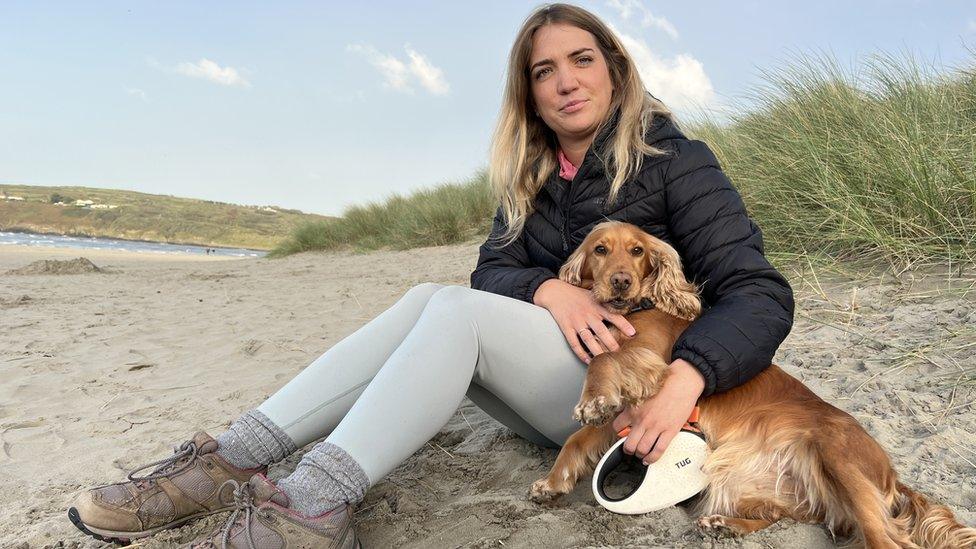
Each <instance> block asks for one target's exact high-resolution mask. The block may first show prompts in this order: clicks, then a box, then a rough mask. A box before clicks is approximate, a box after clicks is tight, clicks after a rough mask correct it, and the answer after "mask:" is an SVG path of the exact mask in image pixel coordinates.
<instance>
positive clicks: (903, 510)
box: [891, 482, 976, 549]
mask: <svg viewBox="0 0 976 549" xmlns="http://www.w3.org/2000/svg"><path fill="white" fill-rule="evenodd" d="M896 489H897V495H896V497H895V501H894V505H892V507H891V513H892V515H894V520H895V521H896V522H898V523H900V524H901V525H904V528H905V529H906V530H908V532H910V533H911V539H912V542H914V543H916V544H918V545H919V546H921V547H933V548H943V547H945V548H947V549H948V548H957V547H976V528H967V527H965V526H963V525H962V524H959V522H958V521H957V520H956V517H955V516H954V515H953V514H952V511H951V510H950V509H949V508H948V507H946V506H945V505H936V504H932V503H930V502H929V501H928V500H927V499H925V497H924V496H922V495H921V494H919V493H918V492H916V491H914V490H912V489H911V488H909V487H908V486H905V485H904V484H902V483H901V482H898V483H897V488H896Z"/></svg>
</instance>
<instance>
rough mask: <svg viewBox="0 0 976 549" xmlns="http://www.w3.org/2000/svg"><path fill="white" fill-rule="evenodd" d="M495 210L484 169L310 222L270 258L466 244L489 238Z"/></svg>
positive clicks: (293, 234)
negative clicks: (456, 180)
mask: <svg viewBox="0 0 976 549" xmlns="http://www.w3.org/2000/svg"><path fill="white" fill-rule="evenodd" d="M496 208H497V204H495V201H494V199H493V198H492V196H491V191H490V189H489V187H488V178H487V173H486V172H485V171H484V170H480V171H478V172H477V173H476V174H475V175H474V176H473V177H471V178H470V179H468V180H467V181H463V182H460V183H449V184H445V185H440V186H437V187H431V188H426V189H421V190H419V191H416V192H414V193H412V194H410V195H409V196H402V195H399V194H394V195H393V196H391V197H390V198H388V199H387V200H386V201H385V202H382V203H376V202H370V203H368V204H366V205H365V206H353V207H350V208H348V209H347V210H346V211H345V212H343V214H342V217H339V218H337V219H330V220H326V221H321V222H315V223H306V224H305V225H303V226H301V227H299V228H298V229H296V230H295V231H294V232H293V233H292V235H291V237H290V238H288V239H287V240H285V241H284V242H282V243H281V244H279V245H278V246H277V247H276V248H275V249H273V250H272V251H271V252H270V253H269V254H268V256H269V257H280V256H284V255H289V254H293V253H296V252H304V251H309V250H338V249H350V248H351V249H353V250H357V251H369V250H377V249H381V248H392V249H396V250H404V249H408V248H418V247H422V246H439V245H443V244H452V243H455V242H463V241H466V240H469V239H471V238H474V237H478V236H482V235H484V236H487V234H488V231H490V230H491V218H492V216H493V215H494V213H495V209H496Z"/></svg>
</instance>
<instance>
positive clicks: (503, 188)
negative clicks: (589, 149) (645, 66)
mask: <svg viewBox="0 0 976 549" xmlns="http://www.w3.org/2000/svg"><path fill="white" fill-rule="evenodd" d="M555 23H563V24H568V25H572V26H574V27H578V28H580V29H583V30H585V31H588V32H590V33H591V34H592V35H593V36H594V38H595V39H596V43H597V45H598V46H599V48H600V51H601V52H602V53H603V56H604V58H605V59H606V60H607V66H608V68H609V71H610V79H611V82H612V84H613V88H614V91H613V95H612V97H611V101H610V109H609V111H608V113H607V117H606V118H605V119H604V120H603V121H602V122H601V123H600V124H599V126H598V127H597V130H596V133H595V134H594V135H600V132H601V131H602V130H603V129H604V128H605V127H606V125H607V123H608V122H610V120H611V119H612V118H613V117H614V114H615V113H616V112H617V111H618V109H619V116H617V124H616V128H615V129H613V130H612V133H613V135H611V136H610V137H609V139H607V140H606V144H605V146H604V147H601V149H602V150H595V151H594V152H595V153H596V155H597V158H599V159H600V161H601V162H602V163H603V167H604V171H605V173H607V174H608V175H612V177H613V181H612V182H611V184H610V192H609V195H608V198H607V201H606V204H612V203H613V201H614V200H615V199H616V198H617V193H618V192H619V190H620V187H621V186H623V184H624V182H625V181H627V180H628V179H629V178H630V177H632V176H633V175H634V174H636V173H637V172H638V170H640V166H641V161H642V159H643V157H644V156H645V155H660V154H664V153H665V151H662V150H661V149H657V148H655V147H652V146H650V145H648V144H646V143H645V142H644V135H645V133H646V132H647V130H648V128H649V127H650V125H651V124H652V123H653V119H654V117H655V116H665V117H668V118H671V111H669V110H668V108H667V107H665V106H664V103H661V102H660V101H659V100H657V99H656V98H654V97H653V96H651V95H650V94H649V93H647V91H646V90H645V89H644V84H643V83H642V82H641V79H640V75H639V74H638V73H637V66H636V65H635V64H634V61H633V59H631V57H630V55H629V54H628V53H627V51H626V50H625V49H624V46H623V44H622V43H621V42H620V40H619V39H618V38H617V37H616V36H615V35H614V34H613V32H612V31H611V30H610V28H609V27H607V26H606V24H604V23H603V21H601V20H600V19H599V18H597V17H596V16H595V15H593V14H592V13H590V12H588V11H586V10H584V9H583V8H580V7H577V6H572V5H569V4H547V5H544V6H542V7H540V8H539V9H537V10H536V11H535V12H533V13H532V14H531V15H529V16H528V18H526V20H525V22H523V23H522V28H521V29H520V30H519V32H518V35H517V36H516V38H515V43H514V44H513V45H512V50H511V52H510V53H509V56H508V78H507V80H506V83H505V92H504V96H503V98H502V107H501V112H500V113H499V117H498V123H497V125H496V127H495V132H494V135H493V136H492V143H491V152H490V157H489V166H488V180H489V183H490V185H491V189H492V192H493V193H494V195H495V197H496V198H497V199H498V200H499V202H500V203H501V209H502V212H503V213H504V217H505V224H506V229H505V231H504V232H503V233H502V234H501V235H499V240H501V241H502V243H501V244H500V246H506V245H508V244H510V243H511V242H512V241H513V240H515V239H516V238H518V235H519V234H520V233H521V232H522V228H523V227H524V226H525V220H526V219H527V218H528V217H529V215H531V214H532V212H533V205H532V202H533V200H534V199H535V195H536V193H537V192H539V189H541V188H542V186H543V185H544V184H545V182H546V180H547V179H548V178H549V177H550V176H551V174H552V172H553V170H555V168H556V164H557V162H556V146H557V145H558V142H557V140H556V136H555V134H554V133H553V131H552V130H551V129H549V126H547V125H546V123H545V122H544V121H543V120H542V119H541V118H539V117H532V116H529V112H531V111H532V110H533V108H534V107H533V105H532V96H531V92H530V91H529V86H530V81H529V61H530V56H531V54H532V37H533V35H534V34H535V32H536V31H537V30H538V29H539V28H541V27H543V26H544V25H551V24H555Z"/></svg>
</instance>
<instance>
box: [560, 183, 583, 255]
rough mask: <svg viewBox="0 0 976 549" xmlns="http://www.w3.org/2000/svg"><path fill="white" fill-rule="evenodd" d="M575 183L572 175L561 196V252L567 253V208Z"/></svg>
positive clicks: (570, 203) (570, 202)
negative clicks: (562, 196) (571, 179)
mask: <svg viewBox="0 0 976 549" xmlns="http://www.w3.org/2000/svg"><path fill="white" fill-rule="evenodd" d="M580 167H582V166H580ZM577 175H579V173H577ZM575 183H576V178H575V177H574V178H573V181H571V182H570V183H569V187H568V188H567V189H566V192H565V194H564V198H563V230H562V237H563V253H564V254H569V209H570V207H571V206H572V204H573V197H572V196H571V194H570V193H571V191H572V190H573V186H574V184H575Z"/></svg>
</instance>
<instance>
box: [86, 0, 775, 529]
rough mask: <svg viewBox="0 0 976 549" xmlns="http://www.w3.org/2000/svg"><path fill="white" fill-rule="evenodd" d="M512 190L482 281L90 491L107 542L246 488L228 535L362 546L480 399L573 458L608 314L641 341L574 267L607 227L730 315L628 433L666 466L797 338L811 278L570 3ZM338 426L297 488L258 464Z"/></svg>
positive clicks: (530, 81)
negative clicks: (426, 451)
mask: <svg viewBox="0 0 976 549" xmlns="http://www.w3.org/2000/svg"><path fill="white" fill-rule="evenodd" d="M490 178H491V182H492V186H493V188H494V189H495V191H496V193H497V195H498V197H499V199H500V202H501V205H500V207H499V209H498V212H497V214H496V216H495V219H494V223H493V228H492V231H491V235H490V236H489V238H488V241H486V242H485V244H484V245H482V246H481V249H480V257H479V259H478V265H477V268H476V269H475V270H474V272H473V273H472V274H471V288H470V289H469V288H465V287H460V286H443V285H440V284H433V283H428V284H421V285H419V286H416V287H414V288H412V289H411V290H409V291H408V292H407V293H406V294H405V295H404V296H403V297H402V298H401V299H400V300H399V301H397V303H395V304H394V305H393V306H392V307H390V308H389V309H388V310H387V311H385V312H383V313H382V314H380V315H379V316H377V317H376V318H375V319H374V320H372V321H370V322H369V323H368V324H366V325H365V326H363V327H362V328H360V329H359V330H358V331H356V332H355V333H353V334H352V335H350V336H348V337H347V338H345V339H343V340H342V341H340V342H339V343H338V344H336V345H335V346H334V347H333V348H331V349H330V350H329V351H328V352H326V353H325V354H324V355H322V356H321V357H319V358H318V359H316V360H315V361H314V362H313V363H312V364H311V365H310V366H308V367H307V368H306V369H305V370H303V371H302V372H301V373H300V374H299V375H298V376H296V377H295V378H294V379H293V380H292V381H290V382H289V383H288V384H287V385H285V386H284V387H282V388H281V389H280V390H279V391H278V392H277V393H275V394H274V395H273V396H271V398H269V399H268V400H267V401H265V402H264V403H262V404H261V405H259V406H258V407H257V409H255V410H251V411H249V412H247V413H245V414H244V415H243V416H241V417H240V418H239V419H237V420H236V421H235V422H234V423H233V424H232V425H231V427H230V429H229V430H228V431H227V432H226V433H223V434H221V435H220V436H218V437H217V439H216V440H214V439H212V438H211V437H210V436H209V435H207V434H206V433H197V434H196V436H194V438H193V439H191V440H188V441H186V442H185V443H184V444H183V445H182V446H181V447H180V448H178V450H177V452H176V453H175V454H174V455H173V456H172V457H170V458H168V459H166V460H163V461H161V462H156V463H154V464H150V466H157V468H156V470H155V471H154V472H153V473H151V474H149V475H145V476H136V475H134V474H130V476H129V478H130V481H129V482H125V483H121V484H114V485H110V486H107V487H100V488H96V489H93V490H90V491H88V492H86V493H84V494H82V495H81V496H80V498H79V500H78V502H77V503H76V505H75V507H73V508H72V509H71V510H70V511H69V515H70V516H71V517H72V520H73V521H74V522H75V523H76V524H77V525H78V526H79V527H81V528H82V529H84V530H86V531H88V532H90V533H94V534H97V535H99V536H102V537H106V538H112V537H114V538H122V539H130V538H133V537H138V536H141V535H150V534H152V533H154V532H156V531H158V530H160V529H162V528H167V527H172V526H175V525H177V524H181V523H183V522H186V521H187V520H189V519H190V518H194V517H196V516H201V515H203V514H208V513H210V512H213V511H214V510H217V509H222V508H225V506H226V503H225V502H226V500H227V499H228V498H227V495H228V493H229V492H230V490H229V489H226V488H225V489H224V491H223V492H222V491H221V490H220V488H221V486H222V485H223V484H224V483H227V484H229V485H231V486H233V487H234V499H235V505H236V508H235V512H234V513H233V514H232V515H231V516H230V517H229V519H228V523H227V524H226V525H225V526H224V528H222V529H219V530H217V531H215V532H214V533H213V534H212V535H211V537H212V539H211V542H210V543H213V544H221V543H224V542H226V543H227V546H232V547H251V546H252V545H253V546H254V547H262V548H263V547H273V548H278V547H282V546H284V544H285V541H286V540H287V543H288V544H289V546H292V544H296V543H301V542H305V543H307V544H309V545H311V546H318V545H328V544H330V543H333V542H334V543H335V544H336V545H335V546H341V547H354V546H356V545H357V544H358V542H357V541H356V540H355V535H354V533H353V531H352V529H351V528H349V523H350V515H351V511H350V506H351V505H353V504H355V503H356V502H358V501H359V500H360V499H361V498H362V497H363V495H364V494H365V492H366V491H367V490H368V489H369V487H370V486H371V485H372V484H374V483H376V482H378V481H379V480H380V479H381V478H383V477H384V476H386V475H387V474H388V473H389V472H390V471H392V470H393V468H394V467H396V466H397V465H398V464H399V463H401V462H402V461H403V460H404V459H406V458H407V457H409V456H410V455H411V454H413V453H414V452H415V451H416V450H417V449H419V448H420V447H421V446H423V445H424V444H425V443H426V441H427V440H429V439H430V438H431V437H432V436H434V435H435V434H436V433H437V432H438V431H439V430H440V428H441V427H442V426H443V425H444V424H445V423H446V422H447V421H448V419H449V418H450V417H451V415H452V414H453V413H454V411H455V410H456V409H457V407H458V405H459V404H460V402H461V400H462V398H463V397H464V396H465V394H467V396H469V397H470V398H471V399H472V400H473V401H474V402H475V403H476V404H478V405H479V406H481V407H482V408H484V409H485V410H486V411H487V412H488V413H489V414H491V415H492V416H493V417H495V418H497V419H498V420H499V421H501V422H502V423H504V424H505V425H507V426H508V427H510V428H511V429H512V430H513V431H515V432H516V433H518V434H519V435H521V436H523V437H525V438H527V439H529V440H531V441H533V442H536V443H537V444H540V445H544V446H548V447H557V446H559V445H560V444H561V443H562V442H563V441H565V440H566V438H567V437H568V436H569V435H570V434H571V433H573V432H574V431H575V430H576V429H577V428H578V424H576V423H575V422H574V421H573V420H572V418H571V412H572V408H573V406H574V404H575V403H576V402H577V400H578V398H579V394H580V389H581V387H582V384H583V379H584V377H585V373H586V364H585V363H586V362H589V360H590V358H591V355H596V354H599V353H602V352H605V351H607V350H615V349H617V347H618V346H617V344H616V343H615V342H614V340H613V338H612V337H611V336H610V333H609V331H608V330H607V328H606V325H605V324H604V321H607V322H611V323H613V324H615V325H616V326H617V327H618V328H620V329H621V330H622V331H624V332H625V333H629V334H633V326H631V325H630V324H629V323H628V322H627V321H626V319H625V318H624V317H622V316H620V315H616V314H611V313H609V312H608V311H607V310H606V309H604V308H603V307H602V306H601V305H599V304H598V303H596V302H595V301H594V300H593V298H592V297H591V296H590V294H589V293H588V292H587V291H585V290H582V289H580V288H577V287H575V286H571V285H569V284H567V283H565V282H562V281H560V280H559V279H558V278H556V275H555V273H556V272H557V270H558V268H559V266H560V265H561V264H562V262H563V261H565V259H566V258H567V257H568V256H569V254H570V253H571V252H572V251H573V250H574V249H575V247H576V246H577V245H579V243H580V242H581V241H582V239H583V237H584V236H585V235H586V233H587V232H588V231H589V228H590V227H592V226H593V225H594V224H596V223H598V222H599V221H602V220H603V219H604V216H606V217H609V218H611V219H620V220H623V221H628V222H631V223H634V224H636V225H639V226H641V227H642V228H644V229H645V230H647V231H648V232H650V233H651V234H653V235H654V236H657V237H658V238H661V239H663V240H665V241H667V242H669V243H670V244H672V245H673V246H675V248H676V249H677V250H678V251H679V253H680V254H681V255H682V258H683V260H684V262H685V269H686V271H687V274H689V275H690V276H689V278H692V279H694V280H696V281H697V282H699V283H700V284H702V285H703V298H704V301H705V303H706V304H707V305H710V309H708V310H707V311H706V312H705V313H704V314H703V315H702V316H701V317H700V318H699V319H698V320H697V321H696V322H695V323H694V324H692V325H691V326H690V327H689V328H688V330H687V331H686V332H685V333H684V334H683V335H682V337H681V338H680V339H679V340H678V342H677V343H676V345H675V348H674V362H673V363H672V364H671V368H672V369H673V374H674V375H671V376H669V377H668V378H667V382H666V383H665V385H664V387H663V389H662V390H661V392H660V394H659V395H657V396H656V397H655V398H653V399H651V400H649V401H648V402H646V403H644V404H643V405H641V406H638V407H631V408H629V409H627V410H625V411H624V412H622V413H621V414H620V415H619V417H618V418H617V419H616V421H615V422H614V423H615V427H617V426H618V425H619V426H620V427H622V426H624V425H627V424H629V425H631V434H630V435H629V437H628V442H627V443H626V445H625V450H626V451H628V452H630V453H633V454H636V455H638V456H641V457H643V458H644V459H645V460H646V461H654V460H655V459H657V457H658V456H660V454H661V453H662V452H663V450H664V449H665V448H666V447H667V445H668V443H669V441H670V440H671V437H673V436H674V434H675V433H676V432H677V431H678V429H680V427H681V426H682V424H683V423H684V421H685V419H686V418H687V417H688V415H689V412H690V411H691V409H692V407H693V406H694V404H695V402H696V400H697V399H698V398H699V397H701V396H705V395H708V394H711V393H713V392H715V391H724V390H728V389H731V388H732V387H734V386H736V385H738V384H741V383H744V382H745V381H747V380H749V379H750V378H751V377H753V376H755V375H756V374H757V373H758V372H759V371H761V370H762V368H764V367H765V366H767V365H768V364H769V363H770V360H771V358H772V355H773V353H774V352H775V350H776V348H777V346H778V345H779V344H780V343H781V342H782V340H783V339H784V338H785V337H786V335H787V333H788V332H789V330H790V327H791V325H792V317H793V297H792V292H791V289H790V286H789V285H788V284H787V282H786V280H785V279H784V278H783V277H782V276H781V275H780V274H779V273H778V272H777V271H776V270H775V269H773V268H772V267H771V266H770V265H769V263H768V262H767V261H766V259H765V258H764V257H763V247H762V236H761V233H760V232H759V229H758V228H757V227H756V226H755V225H754V224H753V223H752V222H751V221H750V220H749V218H748V217H747V215H746V211H745V209H744V207H743V205H742V201H741V199H740V198H739V195H738V194H737V193H736V191H735V190H734V189H733V188H732V186H731V185H730V184H729V182H728V180H727V179H726V178H725V176H724V175H723V174H722V172H721V171H720V170H719V168H718V164H717V162H716V160H715V157H714V156H713V155H712V154H711V152H710V151H709V150H708V148H707V147H706V146H705V145H704V144H703V143H701V142H697V141H689V140H688V139H686V138H685V137H684V136H683V135H682V134H681V132H680V131H678V129H677V128H676V126H675V125H674V123H673V122H672V120H671V116H670V113H669V112H668V111H667V109H666V108H665V107H664V105H663V104H661V103H660V102H659V101H658V100H656V99H655V98H653V97H652V96H650V95H649V94H647V93H646V92H645V91H644V88H643V86H642V84H641V81H640V78H639V76H638V74H637V72H636V70H635V66H634V63H633V61H632V60H631V58H630V57H629V55H628V54H627V52H626V51H625V50H624V48H623V47H622V46H621V44H620V42H619V41H618V40H617V39H616V38H615V37H614V36H613V35H612V33H611V32H610V31H609V30H608V28H607V27H606V25H605V24H604V23H602V22H601V21H600V20H599V19H597V18H596V17H595V16H593V15H592V14H590V13H589V12H587V11H585V10H582V9H580V8H577V7H574V6H568V5H564V4H554V5H550V6H546V7H543V8H541V9H539V10H537V11H536V12H534V13H533V14H532V15H530V16H529V18H528V19H527V20H526V21H525V23H524V24H523V26H522V29H521V30H520V32H519V34H518V36H517V38H516V40H515V44H514V46H513V48H512V51H511V54H510V58H509V67H508V81H507V85H506V90H505V97H504V100H503V108H502V113H501V116H500V119H499V125H498V128H497V131H496V133H495V136H494V139H493V148H492V154H491V167H490ZM325 435H328V436H326V438H325V440H324V441H322V442H320V443H319V444H317V445H316V446H315V447H314V448H313V449H312V450H311V451H310V452H308V453H307V454H305V456H303V458H302V460H301V462H300V463H299V465H298V467H297V468H296V469H295V471H294V473H292V474H291V475H290V476H288V477H286V478H284V479H282V480H279V481H278V482H277V483H272V482H271V481H269V480H268V479H266V478H265V477H264V476H263V475H262V474H256V473H262V472H264V471H266V467H267V465H268V464H270V463H273V462H275V461H277V460H280V459H282V458H283V457H285V456H286V455H288V454H289V453H291V452H294V451H295V450H296V449H297V448H299V447H302V446H304V445H305V444H308V443H310V442H312V441H314V440H316V439H318V438H320V437H322V436H325ZM150 466H147V468H148V467H150ZM137 472H138V471H137ZM252 475H253V476H252ZM238 483H239V485H238ZM221 495H223V496H224V500H223V502H222V500H221V497H220V496H221Z"/></svg>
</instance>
